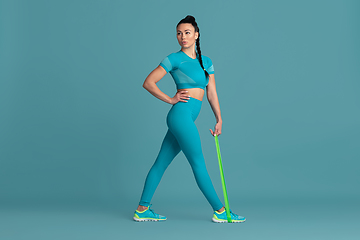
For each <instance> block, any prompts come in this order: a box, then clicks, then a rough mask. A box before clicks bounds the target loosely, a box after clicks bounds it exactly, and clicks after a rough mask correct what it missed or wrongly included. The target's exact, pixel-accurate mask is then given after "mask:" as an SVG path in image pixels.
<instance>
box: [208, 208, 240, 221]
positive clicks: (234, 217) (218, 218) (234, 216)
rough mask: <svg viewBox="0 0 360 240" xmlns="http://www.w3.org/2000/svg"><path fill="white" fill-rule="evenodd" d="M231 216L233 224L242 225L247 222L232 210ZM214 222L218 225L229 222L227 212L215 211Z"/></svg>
mask: <svg viewBox="0 0 360 240" xmlns="http://www.w3.org/2000/svg"><path fill="white" fill-rule="evenodd" d="M230 216H231V222H233V223H241V222H245V220H246V219H245V218H244V217H242V216H239V215H237V214H235V213H233V212H232V211H231V210H230ZM212 221H213V222H216V223H224V222H228V220H227V216H226V211H225V210H224V211H223V212H221V213H220V212H218V211H215V212H214V216H213V218H212Z"/></svg>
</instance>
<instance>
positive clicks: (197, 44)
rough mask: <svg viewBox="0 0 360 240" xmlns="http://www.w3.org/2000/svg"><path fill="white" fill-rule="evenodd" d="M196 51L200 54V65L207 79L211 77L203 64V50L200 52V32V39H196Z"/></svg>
mask: <svg viewBox="0 0 360 240" xmlns="http://www.w3.org/2000/svg"><path fill="white" fill-rule="evenodd" d="M196 51H197V53H198V54H199V62H200V65H201V67H202V69H203V70H204V72H205V76H206V78H208V77H209V73H208V72H207V71H206V70H205V68H204V65H203V62H202V57H201V50H200V32H199V37H198V39H196Z"/></svg>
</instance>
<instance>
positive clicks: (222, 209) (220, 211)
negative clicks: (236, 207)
mask: <svg viewBox="0 0 360 240" xmlns="http://www.w3.org/2000/svg"><path fill="white" fill-rule="evenodd" d="M224 210H225V207H222V208H220V209H219V210H216V211H217V212H218V213H222V212H223V211H224Z"/></svg>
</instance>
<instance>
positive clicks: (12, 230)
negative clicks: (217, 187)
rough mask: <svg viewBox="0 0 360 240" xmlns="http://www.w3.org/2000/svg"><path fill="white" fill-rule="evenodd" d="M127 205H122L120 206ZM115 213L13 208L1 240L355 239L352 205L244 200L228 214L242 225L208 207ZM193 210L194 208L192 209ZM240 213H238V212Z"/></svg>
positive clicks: (358, 221) (7, 211)
mask: <svg viewBox="0 0 360 240" xmlns="http://www.w3.org/2000/svg"><path fill="white" fill-rule="evenodd" d="M126 205H129V206H130V205H131V204H127V203H123V206H126ZM133 205H134V204H132V205H131V206H132V207H128V208H129V209H120V208H119V207H107V208H105V207H94V206H92V207H90V206H83V207H74V206H73V207H70V206H63V207H55V206H41V207H34V206H32V207H29V206H28V207H25V206H22V207H19V206H17V207H15V206H6V207H5V206H2V208H1V209H0V228H1V231H0V239H4V240H7V239H9V240H18V239H24V240H25V239H26V240H32V239H34V240H35V239H36V240H42V239H44V240H45V239H46V240H50V239H51V240H57V239H66V240H73V239H86V240H92V239H109V240H111V239H150V240H151V239H157V240H160V239H224V238H227V239H233V238H234V239H240V238H241V239H276V240H282V239H284V240H285V239H286V240H290V239H291V240H296V239H307V240H310V239H316V240H318V239H327V240H329V239H337V240H339V239H344V240H352V239H354V240H355V239H356V240H358V239H360V230H359V229H360V228H359V225H360V218H359V216H360V206H359V204H358V201H356V200H355V199H352V200H351V199H345V200H344V199H343V200H332V201H329V200H327V201H324V200H321V199H320V200H317V201H299V200H296V201H291V200H289V199H287V200H285V199H283V201H281V200H276V201H275V200H274V199H272V200H259V199H257V200H253V201H251V200H248V201H244V202H243V203H242V206H241V208H240V207H239V206H235V205H234V204H233V206H230V207H231V209H232V211H233V212H235V213H237V214H239V215H242V216H245V217H246V219H247V220H246V222H244V223H232V224H229V223H213V222H211V217H212V213H211V212H209V211H208V210H209V209H208V206H203V207H199V206H196V205H197V204H194V205H195V206H193V209H192V208H191V204H188V203H186V204H184V205H181V204H176V206H177V207H176V208H174V207H173V205H172V206H170V205H166V204H162V205H161V206H157V207H155V206H154V205H153V206H152V209H153V210H154V211H155V212H157V213H159V214H162V215H165V216H166V217H167V218H168V220H167V221H165V222H135V221H133V220H132V216H133V212H134V210H135V209H130V208H133ZM195 207H196V208H195ZM239 209H241V212H239V211H238V210H239Z"/></svg>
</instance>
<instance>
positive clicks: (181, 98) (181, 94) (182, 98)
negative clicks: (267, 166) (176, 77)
mask: <svg viewBox="0 0 360 240" xmlns="http://www.w3.org/2000/svg"><path fill="white" fill-rule="evenodd" d="M187 92H188V91H186V90H182V91H179V92H177V95H178V99H179V101H181V102H187V100H189V99H190V96H189V95H187Z"/></svg>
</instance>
